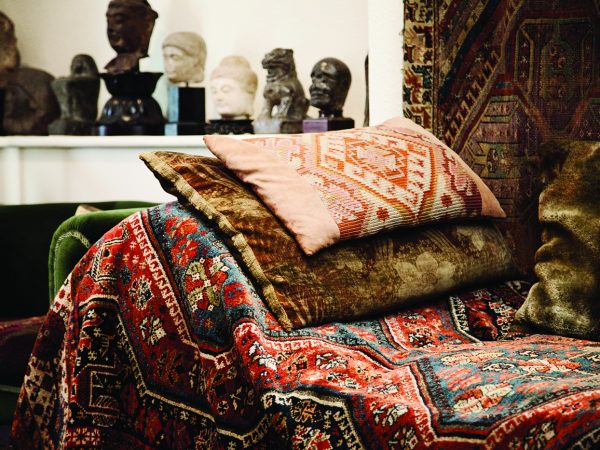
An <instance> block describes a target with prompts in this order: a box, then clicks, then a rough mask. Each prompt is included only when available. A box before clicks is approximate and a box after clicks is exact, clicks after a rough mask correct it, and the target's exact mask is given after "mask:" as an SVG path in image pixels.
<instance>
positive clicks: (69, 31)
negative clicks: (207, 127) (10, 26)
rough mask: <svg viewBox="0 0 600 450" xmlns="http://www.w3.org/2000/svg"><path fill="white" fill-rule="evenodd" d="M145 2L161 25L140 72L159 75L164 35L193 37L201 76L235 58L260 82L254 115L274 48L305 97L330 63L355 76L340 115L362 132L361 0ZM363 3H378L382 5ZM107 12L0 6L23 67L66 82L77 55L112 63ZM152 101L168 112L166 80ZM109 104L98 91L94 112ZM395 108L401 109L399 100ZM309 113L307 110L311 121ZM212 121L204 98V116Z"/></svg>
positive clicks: (15, 2)
mask: <svg viewBox="0 0 600 450" xmlns="http://www.w3.org/2000/svg"><path fill="white" fill-rule="evenodd" d="M149 1H150V4H151V5H152V8H153V9H154V10H155V11H157V12H158V14H159V18H158V19H157V21H156V25H155V28H154V33H153V35H152V39H151V42H150V49H149V54H150V57H149V58H146V59H144V60H142V61H141V63H140V64H141V69H142V70H146V71H161V72H162V70H163V69H162V52H161V43H162V40H163V39H164V37H165V36H166V35H167V34H169V33H171V32H174V31H195V32H197V33H198V34H200V35H201V36H203V37H204V39H205V40H206V42H207V47H208V58H207V62H206V73H207V76H208V74H209V73H210V71H211V70H212V69H213V68H214V67H215V66H216V65H217V64H218V63H219V61H220V60H221V58H223V57H224V56H227V55H230V54H241V55H243V56H245V57H246V58H248V60H249V61H250V64H251V65H252V67H253V68H254V70H255V71H256V73H257V75H258V79H259V87H258V94H257V99H256V102H255V111H256V112H258V111H259V109H260V107H261V105H262V90H263V86H264V78H265V71H264V70H263V69H262V67H261V66H260V61H261V59H262V57H263V56H264V54H265V53H267V52H268V51H270V50H271V49H273V48H275V47H285V48H292V49H293V50H294V54H295V60H296V66H297V69H298V75H299V78H300V81H301V83H302V84H303V86H304V89H305V93H306V96H307V97H308V86H309V85H310V71H311V69H312V66H313V65H314V64H315V63H316V62H317V61H318V60H319V59H321V58H323V57H327V56H333V57H336V58H339V59H341V60H342V61H344V62H345V63H346V64H348V66H349V67H350V70H351V72H352V77H353V80H352V86H351V88H350V92H349V95H348V99H347V101H346V106H345V110H344V113H345V115H346V116H350V117H353V118H354V119H355V121H356V122H357V125H362V122H363V112H364V103H365V76H364V58H365V56H366V54H367V49H368V46H369V39H372V38H370V37H369V36H368V32H367V28H368V20H367V11H368V4H367V3H368V1H367V0H301V1H299V0H149ZM369 1H370V2H371V3H373V4H376V3H378V2H380V1H382V0H369ZM385 1H387V2H389V1H393V2H396V3H401V2H400V0H385ZM107 5H108V0H0V11H3V12H4V13H6V14H7V15H8V16H9V17H10V18H11V19H12V20H13V22H14V23H15V28H16V34H17V39H18V46H19V49H20V51H21V57H22V63H23V64H24V65H29V66H32V67H37V68H41V69H44V70H46V71H48V72H50V73H51V74H52V75H54V76H65V75H67V74H68V72H69V65H70V62H71V58H72V57H73V56H74V55H75V54H77V53H88V54H90V55H91V56H93V57H94V59H95V60H96V63H97V64H98V66H99V67H100V68H101V67H102V66H104V65H105V64H106V63H107V62H108V61H109V60H110V59H112V58H113V57H114V55H115V52H114V51H113V50H112V48H111V47H110V45H109V43H108V39H107V37H106V30H105V27H106V20H105V16H104V15H105V12H106V7H107ZM399 31H400V30H396V31H395V36H394V37H392V38H394V39H395V37H396V36H397V33H398V32H399ZM155 97H156V99H157V100H158V101H159V103H160V104H161V106H162V107H163V112H165V113H166V80H163V79H161V81H160V82H159V85H158V87H157V89H156V91H155ZM383 97H386V95H384V96H383ZM107 98H108V95H107V93H106V91H105V90H104V88H103V90H102V92H101V99H100V107H101V106H102V105H103V104H104V101H105V100H106V99H107ZM398 102H399V104H401V101H400V99H398ZM400 110H401V109H399V111H400ZM315 114H316V110H315V109H314V108H312V107H311V109H310V110H309V115H313V116H314V115H315ZM216 116H217V115H216V113H215V112H214V109H213V107H212V102H211V101H210V98H209V99H208V100H207V117H208V118H215V117H216Z"/></svg>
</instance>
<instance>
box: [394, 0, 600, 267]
mask: <svg viewBox="0 0 600 450" xmlns="http://www.w3.org/2000/svg"><path fill="white" fill-rule="evenodd" d="M404 42H405V76H404V82H405V87H404V114H405V115H406V116H407V117H409V118H411V119H413V120H414V121H416V122H417V123H420V124H421V125H423V126H424V127H425V128H428V129H430V130H432V131H433V132H434V133H435V134H436V135H437V136H438V137H439V138H441V139H443V140H444V141H445V142H446V143H447V144H448V145H449V146H450V147H451V148H453V149H454V150H455V151H456V152H457V153H459V154H460V155H461V156H462V157H463V159H465V160H466V161H467V163H468V164H469V165H470V166H471V167H473V168H475V170H476V171H477V172H478V174H479V175H480V176H481V177H482V178H483V179H484V180H485V182H486V183H487V184H488V186H490V188H491V189H492V191H493V192H494V194H495V195H496V196H497V197H498V198H499V200H500V202H501V204H502V207H503V208H504V210H505V211H506V213H507V215H508V219H507V221H505V222H504V223H503V224H500V226H501V227H502V228H503V231H504V232H505V235H506V236H507V237H508V239H509V241H510V243H511V245H512V246H513V248H514V250H515V252H516V254H517V256H518V259H519V263H520V264H521V267H523V268H525V269H530V268H531V267H532V263H533V255H534V253H535V249H536V248H537V242H538V239H539V237H538V230H537V228H538V227H537V220H536V216H537V197H538V194H539V191H540V184H541V180H539V179H536V178H535V177H534V176H533V175H532V174H534V173H536V171H535V170H533V167H534V166H535V165H536V164H537V156H538V148H539V146H540V145H541V144H542V143H544V142H546V141H548V140H550V139H555V138H570V139H585V140H591V139H597V140H600V63H599V61H598V56H599V55H600V1H599V0H577V1H572V0H426V1H422V0H406V1H405V30H404Z"/></svg>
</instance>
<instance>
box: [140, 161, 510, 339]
mask: <svg viewBox="0 0 600 450" xmlns="http://www.w3.org/2000/svg"><path fill="white" fill-rule="evenodd" d="M141 158H142V159H143V160H144V161H145V162H146V164H147V165H148V167H149V168H150V170H152V172H153V173H154V175H155V176H156V177H157V178H158V179H159V180H160V182H161V184H162V185H163V188H164V189H165V190H166V191H167V192H169V193H171V194H173V195H175V196H177V197H178V198H179V199H180V201H181V202H182V203H183V204H190V206H191V207H192V208H194V209H195V210H197V211H198V212H199V213H201V214H202V216H203V217H205V218H207V219H208V220H210V222H211V223H213V224H215V225H216V226H218V227H219V229H220V230H221V231H222V233H223V235H224V236H225V237H226V238H227V239H226V242H227V243H228V244H229V247H230V248H231V249H236V250H237V252H238V254H239V255H240V256H241V260H242V261H243V263H244V265H245V267H246V269H247V271H248V272H249V274H251V275H252V277H253V279H254V281H255V282H256V283H257V286H258V287H259V289H260V291H261V294H262V295H263V298H265V300H266V302H267V303H268V305H269V306H270V308H271V311H273V313H274V314H275V315H276V316H277V318H278V320H279V322H280V323H281V325H282V326H283V327H284V328H285V329H287V330H290V329H295V328H299V327H305V326H308V325H311V324H316V323H326V322H331V321H338V320H351V319H356V318H359V317H366V316H372V315H373V314H377V313H381V312H382V311H389V310H392V309H398V308H401V307H406V306H408V305H410V304H415V303H416V302H420V301H423V300H425V299H428V298H432V297H436V296H438V295H442V294H445V293H447V292H451V291H456V290H458V289H462V288H463V287H465V286H468V285H469V286H470V285H473V284H475V285H485V283H487V282H490V281H493V280H504V279H510V277H511V276H512V275H513V273H514V268H513V267H514V266H513V260H512V256H511V254H510V250H509V249H508V247H507V246H506V243H505V242H504V238H503V237H502V235H501V234H500V232H499V231H498V230H497V229H496V228H495V227H494V226H493V225H492V224H491V223H490V222H489V221H487V220H486V221H477V222H475V221H471V222H466V221H463V222H458V221H455V222H448V223H441V224H436V225H431V226H422V227H412V228H410V229H395V230H392V231H389V232H387V233H379V234H376V235H371V236H367V237H365V238H362V239H357V240H354V241H344V242H339V243H338V244H336V245H334V246H331V247H328V248H325V249H323V250H322V251H320V252H318V253H317V254H315V255H312V256H307V255H306V254H305V253H304V252H303V251H302V250H301V249H300V247H299V246H298V245H297V242H296V241H295V239H294V237H293V236H292V235H291V234H290V233H287V232H286V230H285V228H284V227H283V226H282V225H281V223H280V222H279V221H278V220H277V218H276V217H275V216H274V215H273V214H272V213H271V211H269V209H268V208H267V207H266V206H265V205H264V204H263V203H261V201H260V200H259V198H258V197H257V196H256V195H254V194H253V193H252V191H250V190H249V188H248V186H247V185H246V184H244V183H242V182H241V181H239V180H238V178H237V177H236V176H235V175H234V174H233V173H232V172H231V171H229V170H227V169H226V168H225V167H224V165H223V163H222V162H221V161H219V160H217V159H215V158H207V157H201V156H195V155H188V154H183V153H174V152H153V153H144V154H142V155H141ZM205 264H208V265H209V266H210V267H213V266H215V267H218V266H219V265H218V264H215V263H209V262H206V263H205ZM218 272H219V271H218V270H216V269H211V271H210V273H209V274H206V275H205V276H206V279H209V278H210V279H212V277H219V276H223V274H220V273H218ZM194 277H196V279H197V281H196V282H197V283H203V282H205V281H202V280H203V278H202V276H200V275H198V274H197V273H196V269H194Z"/></svg>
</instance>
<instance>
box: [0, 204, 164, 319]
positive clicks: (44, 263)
mask: <svg viewBox="0 0 600 450" xmlns="http://www.w3.org/2000/svg"><path fill="white" fill-rule="evenodd" d="M89 204H90V205H92V206H94V207H96V208H99V209H101V210H104V211H109V210H119V209H123V208H132V207H136V208H139V207H146V206H151V205H153V203H148V202H139V201H116V202H96V203H89ZM78 205H79V204H78V203H49V204H34V205H0V280H1V281H2V286H3V289H2V294H0V299H1V300H0V318H2V319H13V318H21V317H30V316H35V315H41V314H44V313H45V312H46V311H47V310H48V302H49V290H48V287H49V277H48V255H49V251H50V244H51V240H52V236H53V234H54V232H55V231H56V230H57V228H58V227H59V225H60V224H61V223H62V222H63V221H64V220H66V219H67V218H69V217H71V216H73V215H74V214H75V211H76V209H77V206H78ZM99 225H100V224H99ZM100 228H101V227H98V232H99V233H100V232H101V231H102V232H105V231H107V230H106V229H104V230H101V229H100ZM95 235H97V238H99V237H100V236H101V235H102V234H101V233H100V234H99V235H98V233H96V234H95ZM97 238H96V239H97ZM75 262H76V261H75ZM75 262H73V264H74V263H75Z"/></svg>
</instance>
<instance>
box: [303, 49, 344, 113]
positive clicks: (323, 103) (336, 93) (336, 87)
mask: <svg viewBox="0 0 600 450" xmlns="http://www.w3.org/2000/svg"><path fill="white" fill-rule="evenodd" d="M310 77H311V79H312V84H311V85H310V88H309V92H310V104H311V105H312V106H314V107H315V108H318V109H319V117H342V109H343V107H344V102H345V101H346V96H347V95H348V89H350V83H351V81H352V76H351V75H350V69H348V66H347V65H346V64H344V63H343V62H342V61H340V60H339V59H336V58H323V59H322V60H320V61H319V62H317V63H316V64H315V66H314V67H313V70H312V72H311V73H310Z"/></svg>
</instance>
